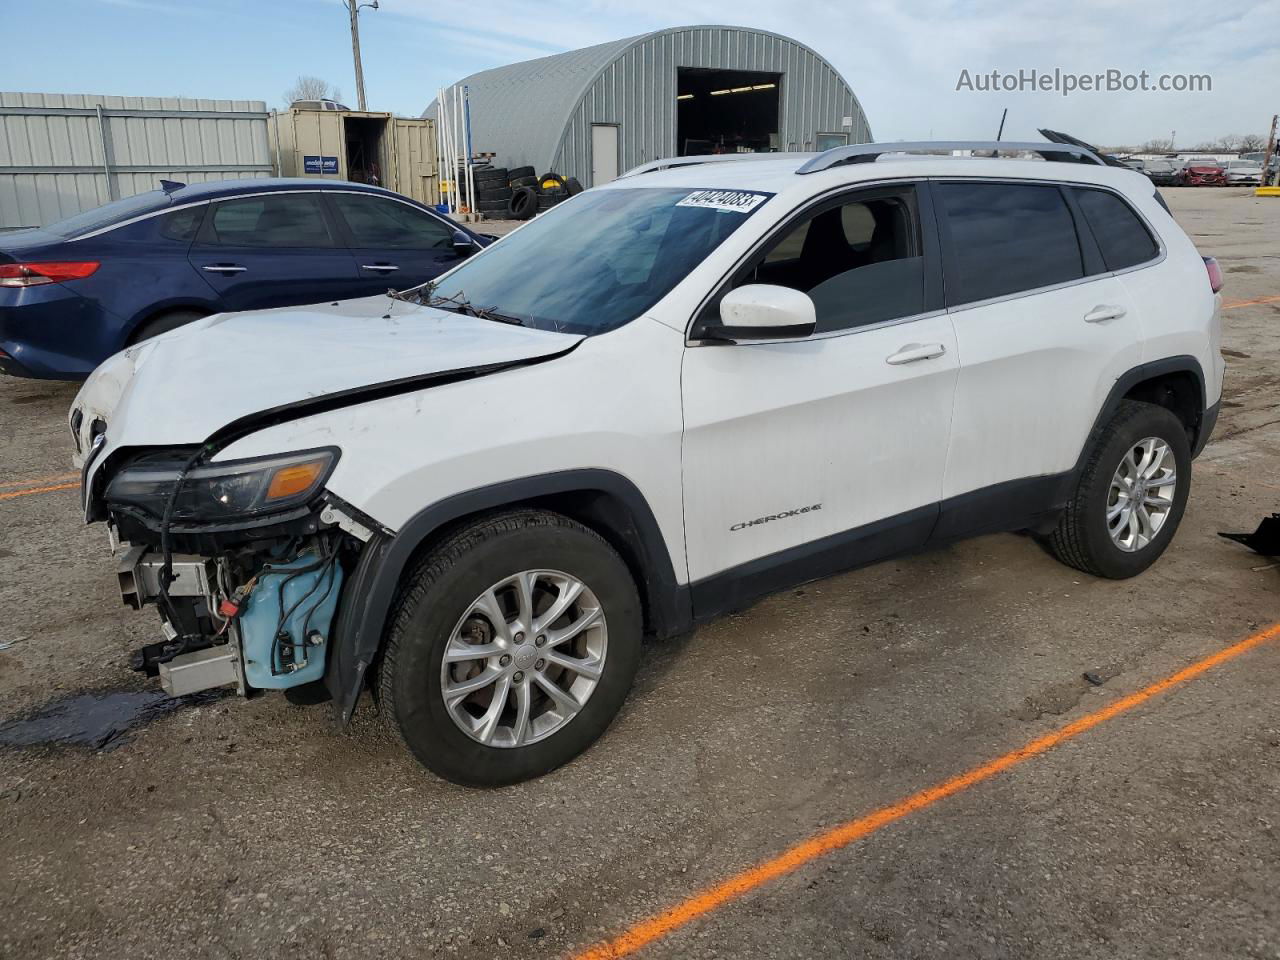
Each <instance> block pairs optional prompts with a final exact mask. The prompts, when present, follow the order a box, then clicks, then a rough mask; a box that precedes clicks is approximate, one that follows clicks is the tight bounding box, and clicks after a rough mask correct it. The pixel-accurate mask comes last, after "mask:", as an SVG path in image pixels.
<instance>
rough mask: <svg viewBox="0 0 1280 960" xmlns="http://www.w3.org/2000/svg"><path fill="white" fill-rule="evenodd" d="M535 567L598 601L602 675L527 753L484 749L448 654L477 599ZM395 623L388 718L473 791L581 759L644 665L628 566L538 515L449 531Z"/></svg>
mask: <svg viewBox="0 0 1280 960" xmlns="http://www.w3.org/2000/svg"><path fill="white" fill-rule="evenodd" d="M536 569H545V570H558V571H561V572H563V573H567V574H569V575H570V576H572V577H577V578H579V579H580V580H582V582H583V583H585V584H586V585H587V587H588V589H589V590H591V591H592V592H593V593H594V594H595V596H596V598H597V599H598V600H599V602H600V605H601V608H602V610H603V611H604V616H605V621H606V624H607V628H608V646H607V647H606V649H605V658H604V669H603V673H602V675H601V677H600V679H599V681H598V683H597V685H596V687H595V689H594V690H593V691H592V692H591V694H590V696H589V698H588V699H587V701H586V703H585V704H584V705H583V707H582V709H581V710H580V711H579V712H578V713H577V714H575V715H574V716H573V717H572V718H571V719H569V720H568V721H567V722H566V723H565V724H564V725H563V726H562V727H561V728H560V729H559V730H558V731H556V732H554V733H552V734H550V735H549V736H547V737H545V739H542V740H537V741H535V742H534V743H532V744H529V745H527V746H520V747H493V746H488V745H486V744H482V743H480V742H479V741H478V740H475V739H473V738H472V737H470V736H468V735H467V734H466V733H465V732H463V730H462V729H461V728H460V727H459V726H458V725H457V723H456V722H455V721H454V719H453V717H452V716H451V714H450V712H449V708H448V707H447V706H446V705H445V703H444V698H443V696H442V695H441V685H442V681H441V668H442V665H443V656H444V651H445V648H446V646H447V645H448V643H449V640H450V637H451V635H452V633H453V631H454V628H455V627H456V626H457V624H458V622H459V620H461V619H462V618H463V617H464V616H466V615H467V613H468V610H469V608H470V605H471V604H472V603H474V602H475V599H476V598H477V597H479V596H481V595H482V594H483V593H484V592H485V591H486V590H488V589H490V588H491V587H492V586H493V585H494V584H497V583H500V582H501V581H502V580H503V579H505V578H507V577H510V576H512V575H514V574H516V573H519V572H520V571H522V570H536ZM391 623H392V626H391V630H390V632H389V635H388V637H387V644H386V650H385V652H384V654H383V660H382V664H381V667H380V673H379V691H380V697H379V700H380V702H381V704H382V707H383V710H384V712H385V715H386V717H387V720H388V721H389V722H390V725H391V727H392V729H393V730H395V731H396V733H398V734H399V736H400V738H401V739H402V740H403V742H404V744H405V746H407V747H408V748H409V750H410V752H412V753H413V755H414V756H415V757H416V758H417V759H418V760H419V761H420V762H421V763H422V764H423V765H424V766H425V767H427V768H428V769H429V770H431V771H432V772H434V773H436V774H438V775H439V776H441V777H444V778H445V779H446V780H451V781H453V782H454V783H460V784H464V785H467V786H477V787H481V786H483V787H497V786H503V785H506V784H511V783H518V782H520V781H522V780H529V779H531V778H533V777H539V776H542V775H543V774H545V773H548V772H550V771H552V770H554V769H556V768H557V767H559V766H561V765H562V764H565V763H568V762H569V761H570V760H572V759H573V758H574V757H576V756H578V754H580V753H582V751H583V750H585V749H586V748H587V747H589V746H590V745H591V744H592V743H594V742H595V741H596V739H598V738H599V737H600V735H601V734H602V733H604V731H605V729H606V728H607V727H608V726H609V724H610V723H611V722H612V721H613V718H614V717H615V716H616V715H617V713H618V710H619V708H621V706H622V702H623V701H624V700H625V699H626V696H627V692H628V691H629V690H630V689H631V683H632V681H633V680H634V678H635V673H636V667H637V666H638V664H639V662H640V638H641V634H642V616H641V607H640V598H639V596H638V594H637V593H636V586H635V583H634V581H633V580H632V578H631V573H630V571H629V570H628V569H627V566H626V564H625V563H624V562H623V561H622V558H621V557H619V556H618V554H617V553H616V552H615V551H614V549H613V548H612V547H610V546H609V544H608V543H606V542H605V540H604V539H603V538H601V537H600V536H599V535H597V534H596V533H594V532H593V531H591V530H588V529H587V528H586V527H584V526H582V525H581V524H579V523H576V522H575V521H573V520H570V519H569V518H568V517H564V516H561V515H560V514H555V513H549V512H546V511H540V510H518V511H512V512H509V513H504V514H498V515H496V516H492V517H488V518H486V519H483V520H479V521H476V522H475V523H472V524H470V525H468V526H466V527H463V528H461V529H460V530H458V531H456V532H455V533H453V534H452V535H451V536H450V537H448V539H446V540H444V541H443V542H442V543H440V544H439V546H437V547H436V548H435V549H433V550H432V551H431V552H430V553H429V554H427V555H426V556H425V557H423V558H422V560H421V561H419V563H418V564H417V566H416V567H415V568H414V569H413V570H412V572H410V574H409V575H408V577H407V578H406V580H405V584H404V592H403V593H402V595H401V598H400V600H399V603H398V605H397V608H396V610H395V612H394V614H393V618H392V621H391ZM513 649H514V648H513Z"/></svg>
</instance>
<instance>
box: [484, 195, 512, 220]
mask: <svg viewBox="0 0 1280 960" xmlns="http://www.w3.org/2000/svg"><path fill="white" fill-rule="evenodd" d="M480 212H481V213H488V214H492V215H493V216H495V217H497V218H498V219H502V218H503V217H505V216H506V215H507V204H506V203H505V202H504V201H502V200H494V201H493V202H492V203H490V202H488V201H485V202H482V203H481V204H480Z"/></svg>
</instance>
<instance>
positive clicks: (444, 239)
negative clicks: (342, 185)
mask: <svg viewBox="0 0 1280 960" xmlns="http://www.w3.org/2000/svg"><path fill="white" fill-rule="evenodd" d="M331 196H332V198H333V202H334V204H336V205H337V207H338V212H339V213H340V214H341V215H342V218H343V219H344V220H346V221H347V226H348V227H349V228H350V229H351V238H352V242H353V243H354V244H355V245H356V246H357V247H384V248H385V247H390V248H393V249H397V250H448V249H451V248H452V247H453V234H454V230H453V228H452V227H450V226H449V225H448V224H445V223H442V222H441V221H439V220H437V219H436V218H435V217H433V216H431V215H430V214H428V213H423V212H422V211H421V210H418V209H416V208H414V207H411V206H409V205H408V204H404V203H400V202H399V201H398V200H387V199H385V198H384V197H362V196H359V195H358V194H354V193H335V194H332V195H331Z"/></svg>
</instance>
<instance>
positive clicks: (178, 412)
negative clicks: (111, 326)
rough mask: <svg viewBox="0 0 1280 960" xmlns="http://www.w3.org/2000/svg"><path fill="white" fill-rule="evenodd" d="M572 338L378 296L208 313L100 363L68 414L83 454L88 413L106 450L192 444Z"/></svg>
mask: <svg viewBox="0 0 1280 960" xmlns="http://www.w3.org/2000/svg"><path fill="white" fill-rule="evenodd" d="M582 339H583V338H582V337H581V336H580V335H570V334H563V333H552V332H548V331H542V330H532V329H526V328H524V327H518V326H513V325H510V324H504V323H497V322H495V321H492V320H481V319H478V318H475V317H465V316H461V315H459V314H456V313H450V312H447V311H444V310H437V309H434V308H431V307H423V306H418V305H416V304H411V303H405V302H403V301H399V300H392V299H390V298H389V297H386V296H378V297H366V298H363V299H360V300H347V301H343V302H340V303H335V304H330V305H321V306H310V307H288V308H283V309H279V310H259V311H253V312H248V313H223V314H215V315H214V316H211V317H206V318H204V319H202V320H197V321H196V322H195V323H191V324H188V325H187V326H185V327H181V328H180V329H178V330H174V331H173V332H171V333H167V334H163V335H161V336H159V337H156V338H154V339H152V340H147V341H146V342H144V343H141V344H138V345H137V346H135V347H130V348H129V349H128V350H125V351H124V352H122V353H118V354H116V355H115V356H114V357H111V358H110V359H108V360H107V361H105V362H104V363H103V364H102V365H101V366H100V367H98V369H97V370H95V371H94V372H93V373H92V374H90V376H89V379H88V380H86V381H85V384H84V387H83V388H82V389H81V390H80V393H79V394H78V395H77V396H76V400H75V403H74V404H73V406H72V419H73V423H78V424H80V426H81V431H82V442H81V444H80V448H81V449H82V450H87V449H88V448H89V444H88V442H87V441H88V439H89V433H90V430H91V429H92V424H93V422H94V421H95V420H101V421H103V422H105V424H106V435H107V446H108V447H110V448H117V447H122V446H158V445H182V444H198V443H201V442H203V441H204V440H206V439H207V438H208V437H209V436H210V435H212V434H214V433H215V432H217V431H218V430H220V429H221V428H223V427H225V426H227V425H228V424H231V423H233V422H235V421H242V420H244V419H245V418H249V417H252V416H253V415H255V414H259V413H262V412H264V411H275V410H277V409H278V408H281V407H286V408H287V407H289V406H290V405H294V404H297V405H300V406H302V407H304V411H305V405H306V404H307V403H308V402H315V403H316V404H317V405H320V404H323V403H325V402H326V400H322V399H321V398H326V399H327V402H328V403H329V405H330V406H333V405H345V404H347V403H359V402H360V400H361V392H362V390H363V389H364V388H376V387H378V386H379V385H392V386H391V387H390V389H392V390H395V391H399V390H404V391H408V390H414V389H425V388H426V387H428V386H430V385H431V378H432V377H433V376H437V377H438V376H441V375H445V374H449V373H455V372H457V373H467V372H470V371H473V370H476V369H477V368H491V367H495V366H501V365H503V364H511V363H521V362H528V361H531V360H536V359H538V358H541V357H548V356H552V355H554V354H558V353H563V352H564V351H566V350H568V349H569V348H571V347H573V346H574V345H575V344H577V343H578V342H580V341H581V340H582ZM419 381H421V382H419ZM373 392H376V391H371V394H370V395H373ZM335 395H338V396H335ZM77 410H78V411H80V417H78V418H77V417H76V416H75V413H76V411H77Z"/></svg>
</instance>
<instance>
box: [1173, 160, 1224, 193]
mask: <svg viewBox="0 0 1280 960" xmlns="http://www.w3.org/2000/svg"><path fill="white" fill-rule="evenodd" d="M1173 182H1174V184H1175V185H1176V186H1179V187H1225V186H1226V185H1227V170H1226V168H1225V167H1222V166H1219V165H1217V164H1213V163H1191V164H1188V165H1187V166H1185V167H1183V168H1182V169H1181V170H1179V171H1178V173H1177V175H1176V176H1174V178H1173Z"/></svg>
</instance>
